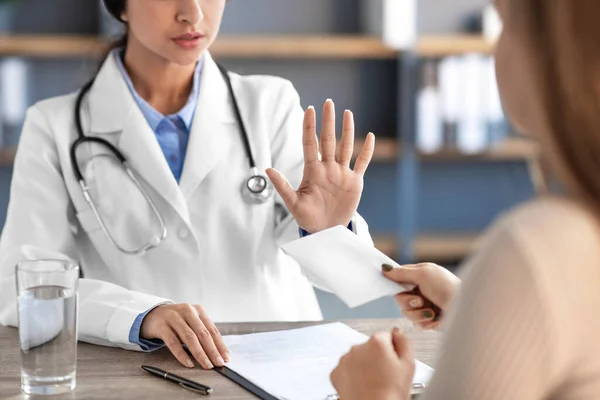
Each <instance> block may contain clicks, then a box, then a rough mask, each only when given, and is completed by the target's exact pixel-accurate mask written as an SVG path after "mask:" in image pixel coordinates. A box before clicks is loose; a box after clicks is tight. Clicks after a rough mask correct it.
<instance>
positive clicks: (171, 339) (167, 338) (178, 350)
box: [159, 325, 208, 368]
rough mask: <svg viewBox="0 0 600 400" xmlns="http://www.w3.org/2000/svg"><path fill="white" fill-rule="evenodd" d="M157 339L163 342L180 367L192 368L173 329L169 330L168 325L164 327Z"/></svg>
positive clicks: (192, 364)
mask: <svg viewBox="0 0 600 400" xmlns="http://www.w3.org/2000/svg"><path fill="white" fill-rule="evenodd" d="M159 339H161V340H162V341H163V342H165V345H166V346H167V348H168V349H169V351H170V352H171V354H173V356H175V358H176V359H177V361H179V362H180V363H181V364H182V365H184V366H186V367H188V368H193V367H194V363H193V361H192V360H191V359H190V358H189V357H188V354H187V353H186V351H185V350H184V349H183V346H182V344H181V340H180V339H179V335H178V334H177V333H176V332H175V330H173V328H171V327H170V326H168V325H165V328H164V330H162V332H160V335H159ZM207 359H208V358H207Z"/></svg>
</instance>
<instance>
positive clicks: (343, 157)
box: [338, 110, 354, 167]
mask: <svg viewBox="0 0 600 400" xmlns="http://www.w3.org/2000/svg"><path fill="white" fill-rule="evenodd" d="M339 147H340V148H339V155H338V163H340V165H342V166H344V167H349V166H350V161H351V160H352V154H354V115H353V114H352V111H350V110H346V111H344V123H343V126H342V141H341V142H340V146H339Z"/></svg>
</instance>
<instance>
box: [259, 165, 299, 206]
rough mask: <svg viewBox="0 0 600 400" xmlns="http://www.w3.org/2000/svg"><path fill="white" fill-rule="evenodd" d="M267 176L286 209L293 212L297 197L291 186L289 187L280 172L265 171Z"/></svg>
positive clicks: (288, 183) (270, 169)
mask: <svg viewBox="0 0 600 400" xmlns="http://www.w3.org/2000/svg"><path fill="white" fill-rule="evenodd" d="M267 176H268V177H269V180H271V183H273V186H274V187H275V190H277V193H279V195H280V196H281V198H282V199H283V202H284V203H285V205H286V206H287V208H288V209H289V210H293V209H294V208H295V205H296V201H297V200H298V195H297V194H296V191H295V190H294V188H292V185H290V182H289V181H288V180H287V179H286V178H285V176H283V175H282V174H281V172H279V171H277V170H276V169H273V168H269V169H267Z"/></svg>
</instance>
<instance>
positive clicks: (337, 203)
mask: <svg viewBox="0 0 600 400" xmlns="http://www.w3.org/2000/svg"><path fill="white" fill-rule="evenodd" d="M316 126H317V122H316V112H315V109H314V108H313V107H309V108H308V110H306V113H305V114H304V134H303V139H302V142H303V149H304V175H303V177H302V183H301V184H300V186H299V187H298V190H296V191H295V190H294V189H293V188H292V186H291V185H290V184H289V182H288V181H287V179H286V178H285V177H284V176H283V175H281V173H279V172H278V171H276V170H274V169H272V168H271V169H268V170H267V175H268V176H269V179H270V180H271V182H273V185H274V186H275V189H276V190H277V192H279V194H280V195H281V197H282V199H283V201H284V202H285V204H286V206H287V208H288V209H289V210H290V212H291V213H292V215H293V216H294V218H295V219H296V222H297V223H298V225H299V226H300V227H301V228H302V229H304V230H305V231H307V232H309V233H316V232H319V231H322V230H325V229H328V228H331V227H334V226H337V225H343V226H347V225H348V224H349V223H350V221H351V220H352V217H353V216H354V214H355V213H356V210H357V208H358V203H359V202H360V197H361V195H362V191H363V176H364V174H365V172H366V170H367V168H368V166H369V163H370V162H371V158H372V157H373V151H374V148H375V136H374V135H373V134H372V133H370V134H369V135H368V136H367V139H366V141H365V144H364V146H363V148H362V151H361V152H360V154H359V155H358V158H357V159H356V162H355V164H354V169H353V170H352V169H350V162H351V160H352V154H353V152H354V117H353V115H352V112H351V111H349V110H346V111H345V112H344V122H343V128H342V140H341V142H340V145H339V149H338V151H337V155H336V135H335V106H334V104H333V101H331V100H327V101H326V102H325V106H324V107H323V119H322V127H321V140H320V145H319V141H318V139H317V131H316V129H317V128H316ZM319 150H320V151H321V157H320V158H319Z"/></svg>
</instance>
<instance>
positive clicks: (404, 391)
mask: <svg viewBox="0 0 600 400" xmlns="http://www.w3.org/2000/svg"><path fill="white" fill-rule="evenodd" d="M414 374H415V360H414V356H413V352H412V348H411V346H410V343H409V342H408V340H407V339H406V338H405V337H404V336H403V335H402V333H400V330H399V329H398V328H396V329H394V330H393V331H392V332H387V333H380V334H377V335H375V336H373V337H372V338H371V340H369V341H368V342H367V343H365V344H363V345H360V346H354V347H353V348H352V350H350V352H349V353H348V354H347V355H345V356H344V357H342V359H341V360H340V363H339V365H338V366H337V368H336V369H335V370H333V372H332V373H331V383H333V386H334V387H335V389H336V390H337V393H338V395H339V396H340V398H341V399H343V400H362V399H370V400H408V399H410V391H411V388H412V379H413V375H414Z"/></svg>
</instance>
